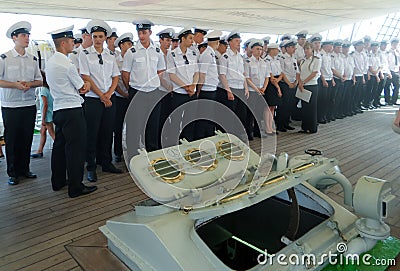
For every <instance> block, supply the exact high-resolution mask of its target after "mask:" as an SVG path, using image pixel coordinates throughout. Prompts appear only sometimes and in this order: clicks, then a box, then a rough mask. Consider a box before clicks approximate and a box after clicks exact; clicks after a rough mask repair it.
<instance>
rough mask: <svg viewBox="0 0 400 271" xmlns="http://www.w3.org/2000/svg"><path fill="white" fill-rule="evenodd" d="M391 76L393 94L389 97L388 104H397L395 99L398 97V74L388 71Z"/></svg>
mask: <svg viewBox="0 0 400 271" xmlns="http://www.w3.org/2000/svg"><path fill="white" fill-rule="evenodd" d="M390 73H391V74H392V80H391V83H392V85H393V94H392V95H391V97H390V103H392V104H395V103H396V102H397V99H398V97H399V83H400V81H399V80H400V78H399V72H398V71H397V72H394V71H390Z"/></svg>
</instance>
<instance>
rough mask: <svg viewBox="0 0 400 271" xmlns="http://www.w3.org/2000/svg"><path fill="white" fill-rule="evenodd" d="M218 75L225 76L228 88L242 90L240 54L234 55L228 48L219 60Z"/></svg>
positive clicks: (242, 62)
mask: <svg viewBox="0 0 400 271" xmlns="http://www.w3.org/2000/svg"><path fill="white" fill-rule="evenodd" d="M219 64H220V67H219V73H220V74H223V75H225V76H226V79H227V81H228V85H229V87H230V88H236V89H243V88H244V81H245V77H244V61H243V57H242V55H241V54H239V53H238V52H236V53H234V52H233V51H232V50H231V49H230V48H229V49H228V50H227V51H226V52H225V54H223V55H222V57H221V58H220V60H219Z"/></svg>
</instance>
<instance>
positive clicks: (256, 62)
mask: <svg viewBox="0 0 400 271" xmlns="http://www.w3.org/2000/svg"><path fill="white" fill-rule="evenodd" d="M269 69H270V68H269V66H268V65H267V62H266V61H265V60H264V59H262V58H261V57H260V58H259V59H257V58H255V57H254V56H252V57H250V58H249V59H247V60H245V62H244V73H245V74H246V78H250V79H251V81H252V82H253V83H254V85H256V87H259V88H261V87H263V86H264V82H265V78H268V77H270V74H271V71H270V70H269ZM249 91H257V90H256V89H253V88H252V87H251V86H250V85H249Z"/></svg>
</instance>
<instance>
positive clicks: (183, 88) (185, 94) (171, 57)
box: [167, 28, 199, 144]
mask: <svg viewBox="0 0 400 271" xmlns="http://www.w3.org/2000/svg"><path fill="white" fill-rule="evenodd" d="M178 37H179V42H180V44H179V47H177V48H176V49H175V50H172V51H171V52H169V53H168V56H167V66H168V71H167V72H168V73H169V77H170V79H171V81H172V83H173V85H174V90H173V91H174V93H173V96H172V99H171V104H172V110H175V109H177V108H178V107H179V106H181V105H183V104H185V103H187V102H190V101H192V100H194V99H195V97H196V95H195V93H196V85H197V82H198V80H199V67H198V64H197V60H198V56H197V53H196V52H195V51H192V50H190V46H191V45H192V43H193V33H192V31H191V30H190V29H188V28H184V29H182V30H181V31H180V32H179V35H178ZM179 112H181V111H179ZM196 112H197V108H193V107H192V110H191V111H190V112H188V110H186V111H182V112H181V113H179V114H177V115H176V116H180V117H175V118H172V127H173V128H174V129H179V130H180V131H181V135H180V138H186V139H187V140H189V141H192V140H193V139H194V137H195V134H194V133H195V130H194V129H195V126H194V124H193V123H191V124H189V125H187V126H186V127H184V126H182V124H183V123H185V122H189V120H192V119H193V118H194V117H195V115H196ZM171 140H174V139H172V138H171ZM171 143H175V144H176V143H178V142H169V144H171Z"/></svg>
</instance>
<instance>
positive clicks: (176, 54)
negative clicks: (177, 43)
mask: <svg viewBox="0 0 400 271" xmlns="http://www.w3.org/2000/svg"><path fill="white" fill-rule="evenodd" d="M167 66H168V71H167V72H168V73H170V74H176V75H177V76H178V77H179V78H180V79H181V80H182V81H183V82H184V83H185V84H186V85H191V84H193V77H194V74H195V73H196V72H198V71H199V66H198V63H197V54H196V52H194V51H192V50H190V49H189V48H188V49H186V54H183V53H182V50H181V48H180V47H177V48H175V49H174V50H172V51H171V52H168V55H167ZM172 83H173V86H174V90H173V91H174V92H176V93H181V94H187V92H186V90H184V89H183V88H181V87H180V86H178V85H177V84H175V82H172Z"/></svg>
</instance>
